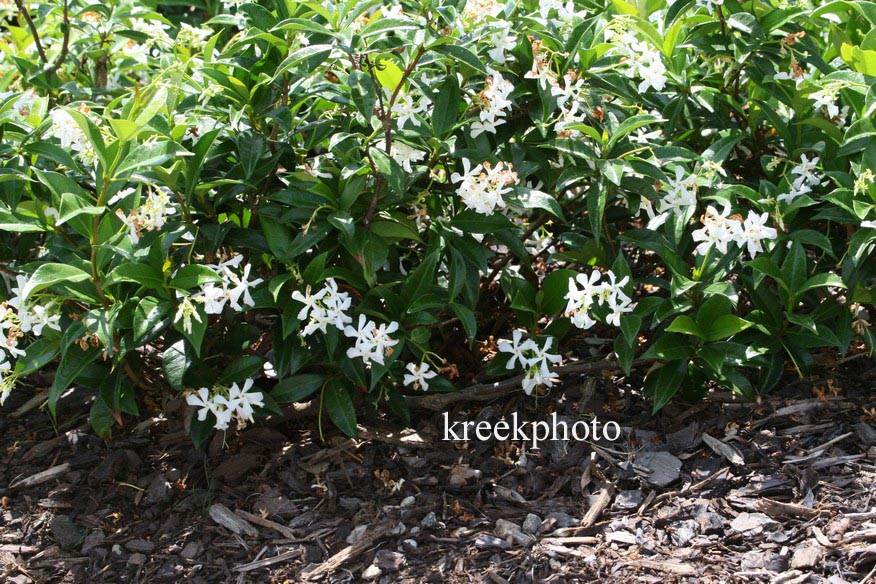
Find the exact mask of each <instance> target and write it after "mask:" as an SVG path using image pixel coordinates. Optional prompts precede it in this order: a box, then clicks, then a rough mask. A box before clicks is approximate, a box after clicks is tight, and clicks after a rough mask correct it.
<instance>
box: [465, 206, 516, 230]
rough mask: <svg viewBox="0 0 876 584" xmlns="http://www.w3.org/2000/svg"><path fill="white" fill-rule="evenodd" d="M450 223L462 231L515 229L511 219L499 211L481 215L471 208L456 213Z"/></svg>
mask: <svg viewBox="0 0 876 584" xmlns="http://www.w3.org/2000/svg"><path fill="white" fill-rule="evenodd" d="M450 225H451V227H456V228H457V229H460V230H461V231H462V232H463V233H494V232H496V231H500V230H502V229H516V227H515V226H514V224H513V223H511V220H510V219H508V218H507V217H505V216H504V215H500V214H499V213H494V214H492V215H481V214H480V213H478V212H476V211H473V210H471V209H467V210H465V211H462V212H461V213H458V214H457V215H456V217H454V218H453V219H452V220H451V221H450Z"/></svg>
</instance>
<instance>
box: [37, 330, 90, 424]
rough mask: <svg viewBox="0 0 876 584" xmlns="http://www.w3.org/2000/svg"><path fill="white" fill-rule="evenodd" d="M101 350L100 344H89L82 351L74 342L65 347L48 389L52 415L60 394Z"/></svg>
mask: <svg viewBox="0 0 876 584" xmlns="http://www.w3.org/2000/svg"><path fill="white" fill-rule="evenodd" d="M102 352H103V349H102V348H101V347H100V346H97V347H92V346H90V345H89V347H88V348H87V349H85V350H84V351H83V350H82V348H81V347H80V346H79V345H77V344H75V343H74V344H72V345H70V346H69V347H67V349H66V350H65V351H64V354H63V355H61V362H60V363H59V364H58V370H57V371H56V372H55V380H54V381H53V382H52V387H51V388H50V389H49V411H50V412H51V413H52V415H53V416H54V415H55V412H56V409H57V407H58V400H59V399H60V398H61V395H62V394H63V393H64V392H65V391H67V390H68V389H69V388H70V385H71V384H72V383H73V382H74V381H75V380H76V378H77V377H78V376H79V374H80V373H82V370H83V369H85V367H86V366H88V365H89V364H91V363H92V362H93V361H94V360H95V359H97V358H98V357H99V356H100V354H101V353H102Z"/></svg>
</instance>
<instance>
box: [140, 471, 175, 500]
mask: <svg viewBox="0 0 876 584" xmlns="http://www.w3.org/2000/svg"><path fill="white" fill-rule="evenodd" d="M172 495H173V491H172V490H171V488H170V483H168V482H167V477H166V476H164V474H162V473H159V474H157V475H156V476H155V478H154V479H152V482H150V483H149V487H148V488H147V489H146V501H147V502H149V503H150V504H152V505H158V504H160V503H167V502H168V501H170V498H171V496H172Z"/></svg>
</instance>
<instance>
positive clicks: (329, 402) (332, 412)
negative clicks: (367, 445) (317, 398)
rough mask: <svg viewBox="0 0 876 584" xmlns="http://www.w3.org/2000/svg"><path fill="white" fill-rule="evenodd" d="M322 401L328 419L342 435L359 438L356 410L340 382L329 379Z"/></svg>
mask: <svg viewBox="0 0 876 584" xmlns="http://www.w3.org/2000/svg"><path fill="white" fill-rule="evenodd" d="M322 395H323V400H324V401H325V409H326V411H327V412H328V415H329V418H331V420H332V422H334V423H335V426H337V427H338V428H339V429H340V430H341V431H342V432H343V433H344V434H346V435H347V436H350V437H352V438H358V437H359V431H358V429H357V428H356V408H355V407H354V406H353V400H352V398H351V397H350V393H349V391H348V390H347V389H346V388H344V387H343V386H342V385H341V383H340V381H338V380H337V379H331V380H330V381H329V382H328V383H327V384H326V385H325V387H324V388H323V391H322Z"/></svg>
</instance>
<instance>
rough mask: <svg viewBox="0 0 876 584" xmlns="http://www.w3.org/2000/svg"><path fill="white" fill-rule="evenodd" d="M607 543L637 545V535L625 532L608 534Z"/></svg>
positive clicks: (606, 536)
mask: <svg viewBox="0 0 876 584" xmlns="http://www.w3.org/2000/svg"><path fill="white" fill-rule="evenodd" d="M605 541H607V542H608V543H622V544H624V545H635V544H636V543H637V542H636V535H635V534H634V533H630V532H629V531H625V530H620V531H612V532H610V533H607V534H606V535H605Z"/></svg>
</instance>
